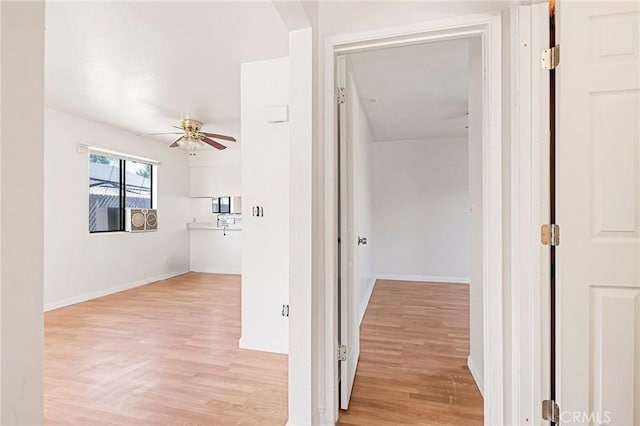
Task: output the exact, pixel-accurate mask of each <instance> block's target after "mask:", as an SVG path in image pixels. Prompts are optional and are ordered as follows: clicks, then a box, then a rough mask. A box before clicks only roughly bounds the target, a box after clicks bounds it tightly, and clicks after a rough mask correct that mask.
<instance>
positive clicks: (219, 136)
mask: <svg viewBox="0 0 640 426" xmlns="http://www.w3.org/2000/svg"><path fill="white" fill-rule="evenodd" d="M200 133H201V134H203V135H205V136H209V137H210V138H215V139H222V140H225V141H229V142H235V141H236V138H232V137H231V136H225V135H218V134H215V133H207V132H200Z"/></svg>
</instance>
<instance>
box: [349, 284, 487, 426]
mask: <svg viewBox="0 0 640 426" xmlns="http://www.w3.org/2000/svg"><path fill="white" fill-rule="evenodd" d="M360 336H361V340H360V361H359V364H358V370H357V372H356V379H355V384H354V388H353V393H352V397H351V404H350V406H349V410H348V411H341V412H340V419H339V422H338V424H339V425H342V426H347V425H368V426H373V425H379V426H392V425H398V424H402V425H481V424H482V423H483V400H482V396H481V395H480V392H479V391H478V388H477V387H476V384H475V382H474V380H473V378H472V376H471V373H470V372H469V369H468V368H467V355H468V354H469V287H468V286H467V285H463V284H436V283H421V282H407V281H387V280H378V281H377V283H376V286H375V288H374V291H373V294H372V296H371V301H370V303H369V307H368V309H367V313H366V315H365V317H364V320H363V322H362V326H361V332H360Z"/></svg>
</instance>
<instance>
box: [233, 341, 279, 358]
mask: <svg viewBox="0 0 640 426" xmlns="http://www.w3.org/2000/svg"><path fill="white" fill-rule="evenodd" d="M238 346H239V347H240V349H249V350H252V351H261V352H273V353H276V354H285V355H286V354H288V353H289V342H284V343H277V342H274V341H272V340H261V339H248V338H246V337H241V338H240V341H239V342H238Z"/></svg>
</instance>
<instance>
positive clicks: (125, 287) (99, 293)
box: [44, 271, 189, 312]
mask: <svg viewBox="0 0 640 426" xmlns="http://www.w3.org/2000/svg"><path fill="white" fill-rule="evenodd" d="M188 272H189V271H177V272H169V273H168V274H163V275H158V276H155V277H151V278H147V279H144V280H139V281H134V282H131V283H126V284H120V285H116V286H113V287H108V288H103V289H100V290H96V291H92V292H90V293H84V294H81V295H79V296H74V297H70V298H68V299H64V300H59V301H57V302H51V303H47V304H46V305H44V312H48V311H52V310H54V309H58V308H64V307H65V306H69V305H75V304H76V303H81V302H86V301H87V300H91V299H97V298H98V297H103V296H108V295H110V294H114V293H120V292H121V291H125V290H130V289H132V288H136V287H140V286H143V285H147V284H151V283H155V282H158V281H162V280H166V279H169V278H173V277H176V276H178V275H183V274H186V273H188Z"/></svg>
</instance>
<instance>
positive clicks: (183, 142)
mask: <svg viewBox="0 0 640 426" xmlns="http://www.w3.org/2000/svg"><path fill="white" fill-rule="evenodd" d="M178 145H179V146H180V148H182V149H185V150H187V151H195V150H197V149H199V148H201V147H202V146H203V144H202V142H200V139H196V138H191V137H188V136H184V137H183V138H182V139H180V142H178Z"/></svg>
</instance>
